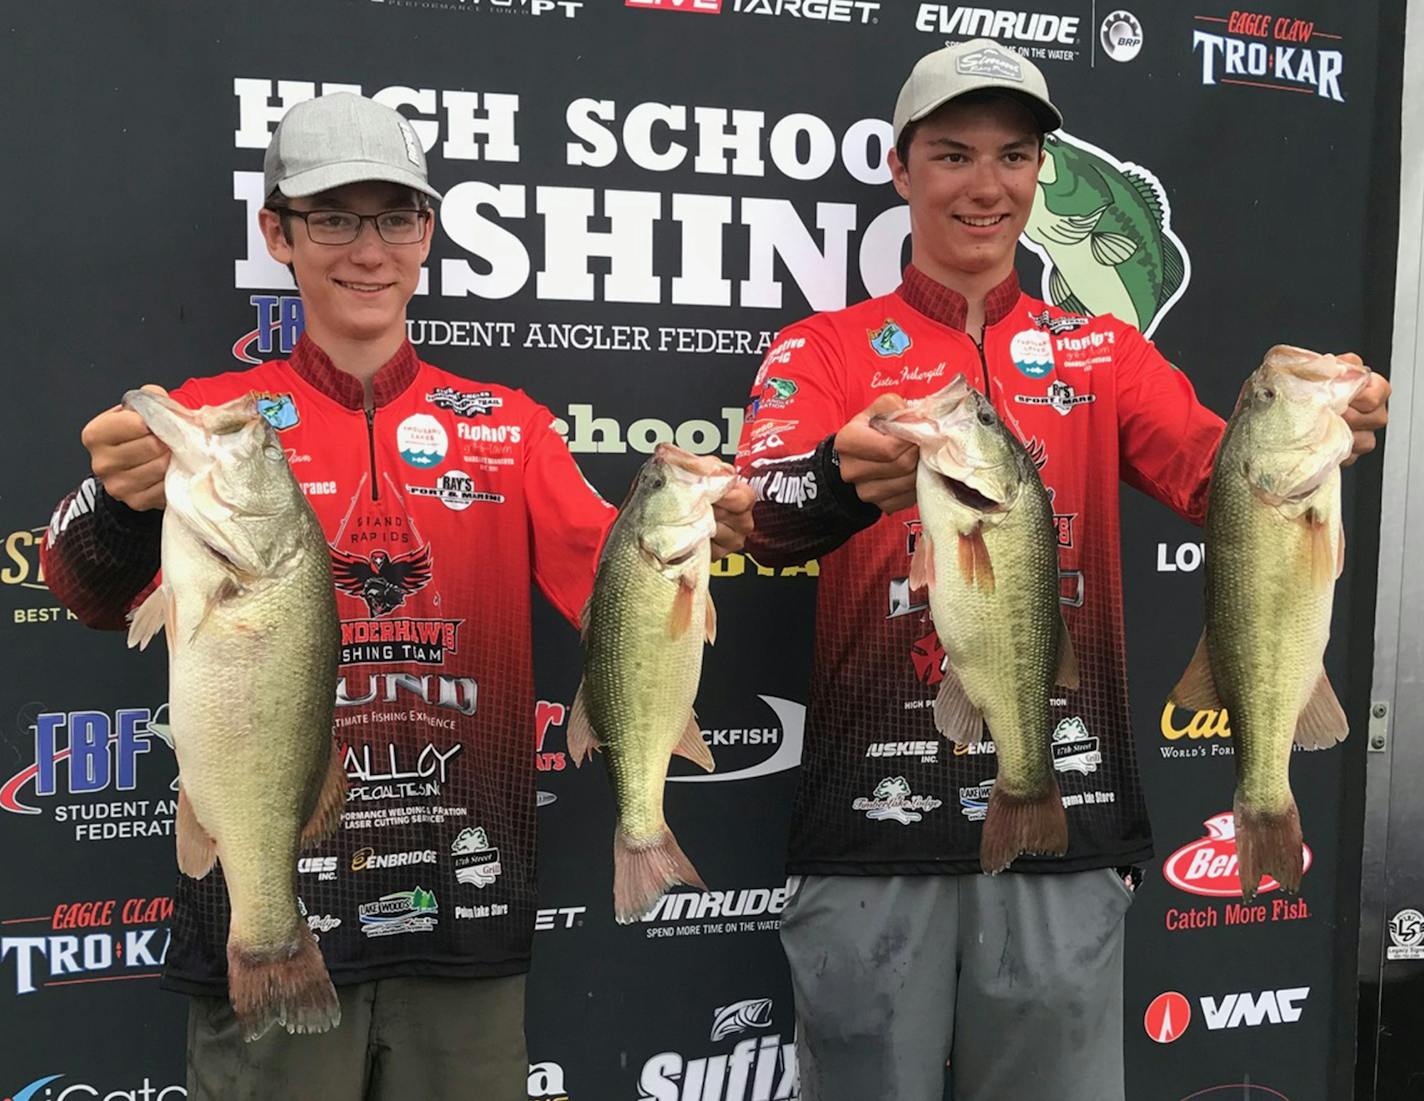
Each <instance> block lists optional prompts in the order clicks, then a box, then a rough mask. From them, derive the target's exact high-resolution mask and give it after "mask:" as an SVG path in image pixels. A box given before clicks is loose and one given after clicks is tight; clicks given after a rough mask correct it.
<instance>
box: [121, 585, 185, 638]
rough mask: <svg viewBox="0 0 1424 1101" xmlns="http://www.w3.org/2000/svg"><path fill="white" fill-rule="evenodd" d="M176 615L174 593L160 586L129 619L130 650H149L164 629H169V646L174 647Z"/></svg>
mask: <svg viewBox="0 0 1424 1101" xmlns="http://www.w3.org/2000/svg"><path fill="white" fill-rule="evenodd" d="M174 615H175V611H174V607H173V593H172V592H171V591H170V590H169V589H168V588H167V587H166V586H163V585H160V586H158V588H156V589H154V590H153V592H151V593H149V594H148V596H147V597H145V598H144V601H143V603H142V604H140V605H139V606H138V607H137V608H135V609H134V610H133V613H132V614H131V615H130V617H129V649H130V650H132V649H133V648H134V647H135V646H137V647H138V648H139V649H140V650H145V649H147V648H148V644H149V643H150V642H152V641H153V636H154V635H156V634H158V632H159V631H161V630H163V628H164V627H167V628H168V644H169V645H170V646H172V645H173V618H174Z"/></svg>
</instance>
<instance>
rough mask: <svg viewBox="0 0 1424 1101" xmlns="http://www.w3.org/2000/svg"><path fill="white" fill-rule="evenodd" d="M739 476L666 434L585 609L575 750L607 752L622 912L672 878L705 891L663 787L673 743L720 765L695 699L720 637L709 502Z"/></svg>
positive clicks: (635, 489) (638, 909)
mask: <svg viewBox="0 0 1424 1101" xmlns="http://www.w3.org/2000/svg"><path fill="white" fill-rule="evenodd" d="M735 477H736V475H735V474H734V473H733V471H732V468H731V467H730V466H728V465H727V464H726V463H723V462H719V461H718V460H716V459H713V458H710V457H705V456H696V455H690V454H688V453H687V452H686V451H682V450H680V449H678V448H676V447H673V446H672V445H671V444H660V445H659V446H658V449H657V450H656V451H655V452H654V453H653V456H652V458H650V459H649V460H648V461H647V462H646V463H645V464H644V465H643V467H642V469H641V470H640V471H639V472H638V476H637V478H636V479H635V480H634V482H633V485H632V488H631V489H630V490H629V492H628V499H627V500H626V501H624V503H623V507H622V508H621V509H620V510H619V513H618V519H617V520H616V521H615V522H614V524H613V528H612V529H611V530H610V531H609V533H608V539H607V542H605V543H604V546H603V553H602V554H601V556H600V557H599V562H598V573H597V576H596V578H595V580H594V584H593V595H592V596H591V597H590V598H589V602H588V605H587V607H586V608H585V609H584V614H583V623H582V626H583V639H584V647H585V652H584V665H583V683H582V684H581V685H580V686H579V690H578V695H577V696H576V697H575V699H574V707H573V714H572V715H571V716H570V719H569V735H568V738H569V752H570V754H571V755H572V756H573V760H574V764H575V765H578V764H582V762H583V759H584V757H585V756H587V754H588V753H589V752H590V751H591V750H592V749H595V748H598V747H600V746H601V747H604V748H606V749H607V751H608V772H609V776H610V778H611V779H612V782H613V790H614V794H615V796H616V799H617V803H618V825H617V827H616V829H615V830H614V836H613V909H614V914H615V916H616V917H617V919H618V921H620V922H623V923H627V922H632V921H636V920H638V918H640V917H642V916H643V914H645V913H647V911H648V910H649V909H650V908H651V907H652V905H653V903H655V902H656V901H657V900H658V899H659V898H661V897H662V895H663V893H664V892H665V891H666V890H667V889H668V888H669V887H671V886H672V885H673V884H676V883H686V884H689V885H691V886H695V887H701V888H702V889H703V890H706V885H705V884H704V883H703V882H702V879H701V877H700V876H699V875H698V874H697V870H696V869H695V868H694V867H693V866H692V863H691V861H689V860H688V859H687V856H686V854H684V853H683V851H682V848H681V847H680V846H679V845H678V843H677V839H676V838H675V837H674V836H673V833H672V830H670V829H669V828H668V825H667V822H666V821H665V820H664V819H663V787H664V784H665V783H666V781H667V770H668V764H669V762H670V761H671V759H672V754H674V753H677V754H680V755H681V756H683V757H686V758H688V759H689V760H691V761H694V762H696V763H697V764H698V765H700V766H701V767H702V768H704V769H706V770H707V771H708V772H711V771H712V768H713V762H712V751H711V750H709V749H708V748H707V744H706V743H705V742H704V741H703V740H702V731H701V729H700V727H699V726H698V723H697V716H696V715H695V714H694V713H693V710H692V704H693V699H694V697H695V696H696V695H697V683H698V681H699V680H700V678H701V675H702V644H703V640H704V639H705V640H706V641H707V642H713V641H715V640H716V637H717V617H716V613H715V611H714V609H713V607H712V597H711V594H710V593H709V592H708V589H707V586H708V578H709V570H710V566H711V561H712V543H711V540H712V536H713V534H714V533H715V532H716V530H717V524H716V521H715V520H714V519H713V515H712V503H713V502H714V501H716V500H718V499H719V498H720V497H721V496H722V494H723V493H725V492H726V491H727V489H728V488H729V487H730V486H731V485H732V483H733V481H734V479H735Z"/></svg>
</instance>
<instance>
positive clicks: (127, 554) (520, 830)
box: [43, 338, 614, 993]
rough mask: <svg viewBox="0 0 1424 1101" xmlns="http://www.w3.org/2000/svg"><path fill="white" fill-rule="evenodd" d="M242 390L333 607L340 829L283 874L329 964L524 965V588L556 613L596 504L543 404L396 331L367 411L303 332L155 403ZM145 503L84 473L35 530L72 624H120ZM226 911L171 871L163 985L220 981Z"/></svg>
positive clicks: (530, 880)
mask: <svg viewBox="0 0 1424 1101" xmlns="http://www.w3.org/2000/svg"><path fill="white" fill-rule="evenodd" d="M250 391H251V392H255V393H256V394H257V395H258V408H259V409H260V410H261V411H262V413H263V414H264V415H265V416H266V417H267V419H268V421H269V422H270V423H271V424H272V426H273V427H274V428H275V429H276V430H277V437H278V440H279V441H280V443H281V444H282V446H283V447H284V449H285V450H286V454H287V461H288V462H289V463H290V464H291V468H292V472H293V473H294V474H295V475H296V478H297V481H298V482H299V483H300V484H301V487H302V490H303V492H304V493H305V495H306V498H307V500H308V501H309V502H310V504H311V506H312V508H313V509H314V510H315V512H316V515H317V517H318V519H319V520H320V521H321V525H322V528H323V530H324V531H325V533H326V537H327V541H328V542H329V544H330V547H331V565H332V571H333V575H334V579H335V583H336V602H337V610H338V613H339V615H340V618H341V667H340V680H339V681H338V683H337V707H336V714H335V719H334V731H333V733H334V736H335V738H336V742H337V745H338V748H339V751H340V753H341V755H342V760H343V763H344V765H345V768H346V774H347V777H348V779H349V783H350V791H349V796H348V802H347V805H346V812H345V815H344V816H343V819H342V823H341V828H340V829H339V830H338V831H337V833H336V835H335V836H334V837H333V838H332V839H330V840H329V841H327V842H325V843H324V844H323V845H322V846H321V847H319V848H317V849H313V850H310V851H308V852H304V853H303V855H302V858H301V861H300V863H299V866H298V893H299V895H300V898H301V900H302V903H303V905H304V907H305V910H306V913H307V916H308V920H309V923H310V924H311V926H312V928H313V930H315V931H316V932H317V933H318V935H319V938H320V942H321V948H322V952H323V955H324V956H325V957H326V961H327V966H328V968H329V969H330V971H331V975H332V978H333V979H334V980H335V981H336V982H337V983H343V982H348V983H349V982H361V981H365V980H368V979H373V978H382V977H387V976H392V975H443V976H482V975H503V974H511V973H516V972H519V971H522V970H525V969H526V968H527V966H528V958H529V949H530V942H531V939H532V936H533V927H534V910H535V901H536V900H535V879H534V867H535V818H534V814H535V795H534V749H535V746H534V699H533V669H532V660H531V648H530V589H531V583H533V584H537V585H538V586H539V588H540V589H541V590H542V591H543V592H544V594H545V595H546V596H547V597H548V598H549V600H550V601H551V602H552V603H553V604H554V606H555V607H556V608H558V609H559V611H560V612H562V613H563V615H564V617H565V618H566V619H568V620H569V621H570V622H571V623H576V622H577V619H578V615H579V611H580V609H581V608H582V607H583V605H584V601H585V600H586V599H587V597H588V594H589V592H590V591H591V589H592V586H593V576H594V569H595V566H596V563H597V553H598V549H599V547H600V545H601V543H602V540H603V536H604V534H605V533H606V531H607V529H608V527H609V525H610V524H611V523H612V521H613V518H614V509H613V508H612V507H611V506H609V505H608V504H606V503H605V502H604V501H603V500H602V499H601V498H600V497H599V496H598V495H597V494H596V493H595V492H594V491H593V489H592V488H591V487H590V486H589V485H588V483H587V482H585V481H584V479H583V477H582V476H581V475H580V473H579V471H578V468H577V466H576V465H575V464H574V460H573V457H572V456H571V455H570V454H569V449H568V447H567V445H566V444H565V443H564V441H563V439H562V438H560V436H559V435H558V433H557V432H556V431H555V430H554V429H553V427H552V426H551V422H552V420H553V418H552V416H551V414H550V413H549V411H548V410H547V409H546V408H544V407H543V406H541V405H539V404H537V403H536V402H534V401H533V400H531V399H530V398H529V397H528V396H527V395H525V394H524V393H523V392H522V391H520V390H513V389H509V388H507V387H503V386H496V385H487V384H481V383H475V382H471V381H470V380H468V379H464V378H460V377H458V376H456V375H452V374H448V373H446V372H444V371H441V370H438V369H437V368H435V367H432V366H430V365H429V364H427V363H423V362H421V361H420V360H419V359H417V358H416V354H415V351H414V349H413V348H412V347H411V346H410V345H409V344H405V345H403V346H402V348H401V350H400V352H399V353H398V354H397V355H396V356H395V358H394V359H392V360H391V361H390V362H389V363H388V364H386V365H385V366H384V367H382V368H381V370H380V371H379V372H378V373H377V374H376V376H375V377H374V379H373V381H372V394H373V397H374V405H373V407H372V408H371V409H367V408H366V407H365V404H366V403H365V395H364V393H363V389H362V385H361V383H360V382H358V381H357V380H355V379H353V378H352V377H351V376H349V375H346V374H343V373H342V372H340V371H338V370H336V368H335V367H334V366H333V365H332V363H331V361H330V360H329V359H328V358H327V356H326V355H325V353H323V352H322V350H321V349H320V348H318V347H317V346H316V345H315V344H314V343H313V342H312V341H311V340H309V339H306V338H303V340H302V341H301V342H300V343H298V345H297V347H296V349H295V350H294V351H293V353H292V357H291V359H290V360H277V361H272V362H269V363H265V364H263V365H261V366H259V367H255V368H253V369H252V370H248V371H240V372H234V373H231V374H225V375H219V376H217V377H215V378H204V379H193V380H190V381H188V382H186V383H184V384H183V386H182V387H181V388H180V389H178V390H177V391H175V392H174V397H175V398H177V399H178V400H179V401H181V402H183V403H184V404H185V405H189V406H194V407H196V406H200V405H215V404H219V403H222V402H226V401H230V400H231V399H233V398H236V397H239V396H241V395H243V394H246V393H248V392H250ZM161 516H162V513H160V512H149V513H136V512H133V511H131V510H129V509H128V508H127V507H126V506H124V505H123V504H121V503H119V502H118V501H115V500H113V499H112V498H110V497H108V496H107V494H105V493H104V491H103V489H102V488H101V487H100V486H99V485H98V484H97V482H96V481H95V480H94V479H89V480H88V481H87V482H86V483H85V484H84V485H83V486H82V487H81V488H80V489H79V490H78V491H77V492H76V493H74V494H71V495H70V496H69V497H67V498H65V500H64V501H63V502H61V504H60V506H59V508H58V509H57V510H56V512H55V515H54V520H53V522H52V523H51V526H50V530H49V535H48V537H47V539H46V541H45V546H44V549H43V556H44V568H45V576H46V577H47V579H48V582H49V586H50V588H51V589H52V590H53V592H54V593H55V595H56V596H57V597H58V598H59V600H60V601H61V602H62V603H64V604H65V605H66V606H67V607H69V608H70V609H72V610H73V611H74V612H75V613H76V614H78V615H79V616H80V618H81V619H83V620H84V621H85V622H86V623H89V624H91V625H93V626H99V627H111V628H120V627H123V626H124V625H125V615H126V613H127V611H128V610H129V608H130V607H131V606H132V605H133V604H134V602H135V598H136V597H137V596H138V595H139V594H140V593H141V592H142V591H143V590H144V589H146V588H147V587H148V586H149V585H150V584H151V582H152V581H153V578H154V574H155V572H156V571H157V569H158V565H159V529H160V517H161ZM272 690H273V691H274V692H278V693H280V691H281V685H280V684H274V685H273V686H272ZM236 705H237V704H236V702H235V704H234V706H236ZM182 736H183V732H182V731H181V730H180V731H175V737H178V738H181V737H182ZM227 923H228V907H227V892H226V890H225V888H224V885H223V882H222V877H221V870H220V869H216V870H215V871H214V872H213V873H211V874H209V875H208V876H207V877H206V878H204V879H202V880H194V879H190V878H188V877H186V876H180V877H179V884H178V892H177V902H176V905H175V908H174V928H173V941H172V944H171V945H170V947H169V950H168V956H167V975H166V979H167V983H168V985H170V986H173V987H174V988H176V989H180V990H185V991H188V992H192V993H221V992H222V991H223V990H225V985H226V980H225V974H226V968H227V960H226V953H225V943H226V939H227Z"/></svg>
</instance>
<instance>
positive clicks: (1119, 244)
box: [1088, 233, 1137, 267]
mask: <svg viewBox="0 0 1424 1101" xmlns="http://www.w3.org/2000/svg"><path fill="white" fill-rule="evenodd" d="M1088 247H1089V248H1090V249H1091V250H1092V253H1093V259H1094V260H1096V261H1097V262H1098V263H1100V264H1107V265H1108V266H1110V267H1117V266H1118V265H1119V264H1123V263H1126V262H1127V261H1128V260H1131V259H1132V257H1133V254H1135V253H1136V252H1137V242H1136V241H1134V240H1133V239H1132V238H1131V237H1128V236H1127V235H1126V234H1123V233H1094V234H1093V236H1092V239H1091V240H1090V241H1089V243H1088Z"/></svg>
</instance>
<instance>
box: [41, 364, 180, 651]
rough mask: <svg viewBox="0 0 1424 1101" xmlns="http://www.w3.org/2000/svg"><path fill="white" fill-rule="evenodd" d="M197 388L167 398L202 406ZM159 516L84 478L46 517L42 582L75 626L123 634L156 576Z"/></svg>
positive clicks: (160, 511)
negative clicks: (76, 621)
mask: <svg viewBox="0 0 1424 1101" xmlns="http://www.w3.org/2000/svg"><path fill="white" fill-rule="evenodd" d="M200 386H201V384H200V383H199V382H198V381H197V380H193V379H190V380H188V381H187V382H186V383H184V384H183V385H182V386H180V387H179V388H178V389H177V390H174V391H173V392H172V394H171V396H172V397H173V398H174V399H176V400H177V401H180V402H182V403H183V404H184V405H187V406H189V407H190V408H193V407H196V406H198V405H200V404H202V401H201V400H200V397H199V390H200ZM162 528H163V512H162V510H161V509H152V510H149V511H146V512H136V511H134V510H133V509H131V508H129V507H128V505H126V504H124V503H123V502H122V501H119V500H117V499H115V498H113V497H110V496H109V494H108V493H107V492H106V491H105V490H104V487H103V485H102V484H101V483H100V481H99V479H98V478H96V477H92V476H91V477H88V478H85V479H84V481H83V482H81V483H80V485H79V487H78V488H77V489H75V490H74V491H73V492H71V493H69V494H67V495H66V496H65V497H64V499H63V500H62V501H60V502H59V505H58V506H57V507H56V508H55V510H54V515H53V516H52V517H51V518H50V522H49V530H48V531H46V532H45V537H44V541H43V543H41V545H40V561H41V563H42V565H43V568H44V575H45V583H46V584H47V585H48V586H49V590H50V592H51V593H53V594H54V597H55V599H56V600H58V601H59V602H60V603H61V604H62V605H64V606H65V607H66V608H68V609H69V610H70V611H71V612H73V613H74V614H75V615H76V616H78V617H79V620H80V622H82V623H84V624H86V625H88V626H90V627H98V628H100V629H103V630H116V631H117V630H123V629H124V628H125V627H126V626H127V623H128V613H129V609H130V608H132V607H133V606H134V604H135V603H137V601H138V598H139V597H140V596H142V595H144V594H145V592H146V591H147V589H148V588H149V587H150V585H151V584H152V582H153V580H154V577H155V576H156V575H157V573H158V568H159V558H160V544H161V538H162Z"/></svg>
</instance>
